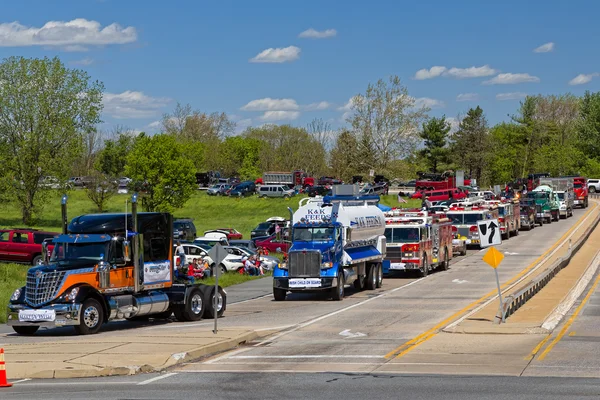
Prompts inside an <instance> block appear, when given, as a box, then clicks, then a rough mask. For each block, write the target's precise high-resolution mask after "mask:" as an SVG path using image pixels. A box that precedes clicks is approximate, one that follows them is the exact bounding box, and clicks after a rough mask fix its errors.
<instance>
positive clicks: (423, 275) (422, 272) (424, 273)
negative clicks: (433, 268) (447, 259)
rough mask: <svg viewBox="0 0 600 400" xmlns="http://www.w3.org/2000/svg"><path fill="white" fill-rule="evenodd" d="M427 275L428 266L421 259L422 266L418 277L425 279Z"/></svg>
mask: <svg viewBox="0 0 600 400" xmlns="http://www.w3.org/2000/svg"><path fill="white" fill-rule="evenodd" d="M428 273H429V265H427V259H426V258H423V264H422V265H421V269H420V270H419V276H421V278H425V277H426V276H427V274H428Z"/></svg>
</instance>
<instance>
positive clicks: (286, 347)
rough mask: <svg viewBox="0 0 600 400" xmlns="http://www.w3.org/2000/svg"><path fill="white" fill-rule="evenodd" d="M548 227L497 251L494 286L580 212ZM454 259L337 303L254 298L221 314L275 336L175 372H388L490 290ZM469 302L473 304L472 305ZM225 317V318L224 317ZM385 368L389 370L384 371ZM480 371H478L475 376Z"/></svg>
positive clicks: (474, 260)
mask: <svg viewBox="0 0 600 400" xmlns="http://www.w3.org/2000/svg"><path fill="white" fill-rule="evenodd" d="M584 213H585V212H584V211H579V210H578V211H576V213H575V218H570V219H568V220H561V221H560V222H558V223H556V222H555V223H553V224H552V225H550V226H544V227H541V228H536V229H535V230H534V231H532V232H521V234H520V235H519V236H518V237H517V238H512V239H510V240H509V241H506V242H504V243H503V244H502V245H501V246H499V247H498V249H499V250H500V251H502V252H503V253H504V254H505V260H504V262H503V263H502V266H501V268H500V269H499V275H500V280H501V282H506V281H509V280H510V279H511V278H512V277H514V276H515V275H517V274H519V273H520V272H521V271H522V270H524V269H525V268H526V267H527V266H528V265H530V264H531V263H533V262H534V261H535V260H536V259H538V258H539V257H540V256H541V255H542V254H543V253H545V252H546V250H547V249H549V248H550V247H551V246H552V245H553V244H554V243H555V242H557V241H558V239H559V238H561V237H562V236H563V235H564V234H565V233H566V232H567V231H568V230H569V229H570V228H571V227H572V226H573V225H574V224H575V223H576V222H577V220H578V219H579V218H580V217H582V216H583V215H584ZM471 254H472V255H471V256H469V257H463V258H458V259H457V260H456V261H455V262H454V263H453V264H452V265H451V269H450V270H449V271H440V272H436V273H434V274H431V275H429V276H428V277H426V278H424V279H417V278H415V277H409V278H400V279H386V280H384V288H382V289H381V290H378V291H374V292H369V291H364V292H359V293H354V294H351V295H350V296H349V297H348V298H346V299H345V300H344V301H343V302H341V303H338V302H331V301H326V300H325V301H315V298H317V297H318V296H316V295H308V294H307V295H294V296H290V299H289V300H287V301H286V302H283V303H279V302H274V301H273V300H272V299H271V298H264V299H259V300H255V301H251V302H247V303H243V304H239V305H237V306H232V307H231V308H229V309H228V314H229V315H230V317H228V318H227V321H223V323H222V326H228V324H229V323H233V325H234V326H238V327H239V326H243V327H248V328H252V329H264V330H266V329H269V327H272V328H273V330H274V331H279V330H281V329H275V328H283V331H282V332H279V333H276V334H275V335H274V336H272V337H270V338H267V339H265V340H263V341H261V342H257V343H254V344H253V345H252V346H248V347H245V348H242V349H239V350H236V351H233V352H231V353H228V354H225V355H220V356H219V357H217V358H214V359H210V360H202V361H199V362H197V363H192V364H190V365H187V366H185V367H182V368H179V369H176V370H180V371H198V372H201V371H230V372H231V371H254V370H262V371H274V372H275V371H304V372H317V371H337V372H348V373H357V372H358V373H366V372H373V371H378V370H379V369H381V370H384V371H387V372H394V368H393V367H394V366H393V365H392V366H390V365H389V362H390V360H393V359H395V358H396V357H397V356H398V355H402V353H404V352H405V350H406V349H407V348H409V347H411V346H405V347H402V346H403V345H404V344H406V343H410V342H411V341H412V340H413V338H415V337H419V335H421V334H422V333H424V332H429V333H427V335H432V334H435V329H434V330H431V328H432V327H435V326H436V325H439V323H440V321H444V320H445V319H446V320H447V322H445V324H442V325H440V326H439V327H438V328H437V329H438V330H439V329H442V328H443V327H444V326H445V325H447V324H449V323H450V322H451V321H452V319H448V318H449V317H452V316H453V315H455V314H456V313H457V311H459V310H463V312H466V311H468V310H469V309H471V308H473V307H475V305H476V302H477V301H478V300H479V299H480V298H481V297H482V296H485V295H486V294H488V293H492V294H493V293H494V289H495V280H494V274H493V270H492V269H491V268H490V267H488V266H487V265H486V264H484V262H483V261H482V260H481V256H482V255H483V253H482V252H476V253H471ZM474 302H475V303H474ZM224 320H225V319H224ZM391 367H392V368H391ZM479 373H482V372H481V371H479Z"/></svg>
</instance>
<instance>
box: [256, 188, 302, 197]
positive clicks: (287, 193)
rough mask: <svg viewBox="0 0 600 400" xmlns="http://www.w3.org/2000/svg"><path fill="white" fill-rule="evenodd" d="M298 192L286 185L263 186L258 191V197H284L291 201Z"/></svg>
mask: <svg viewBox="0 0 600 400" xmlns="http://www.w3.org/2000/svg"><path fill="white" fill-rule="evenodd" d="M295 194H296V192H295V191H294V190H293V189H290V188H288V187H287V186H285V185H263V186H261V187H260V189H258V197H261V198H262V197H283V198H285V199H289V198H290V197H292V196H294V195H295Z"/></svg>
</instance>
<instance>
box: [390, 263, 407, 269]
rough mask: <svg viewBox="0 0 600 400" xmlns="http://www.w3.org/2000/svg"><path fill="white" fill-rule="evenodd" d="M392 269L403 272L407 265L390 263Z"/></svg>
mask: <svg viewBox="0 0 600 400" xmlns="http://www.w3.org/2000/svg"><path fill="white" fill-rule="evenodd" d="M390 269H396V270H403V269H406V264H405V263H390Z"/></svg>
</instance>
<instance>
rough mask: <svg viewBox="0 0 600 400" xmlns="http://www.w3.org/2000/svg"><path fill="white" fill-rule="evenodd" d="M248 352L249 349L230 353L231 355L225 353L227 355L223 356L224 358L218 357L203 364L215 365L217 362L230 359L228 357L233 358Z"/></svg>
mask: <svg viewBox="0 0 600 400" xmlns="http://www.w3.org/2000/svg"><path fill="white" fill-rule="evenodd" d="M247 350H248V349H239V350H235V351H233V352H230V353H225V354H223V355H222V356H219V357H217V358H213V359H212V360H208V361H206V362H204V363H203V364H214V363H216V362H217V361H221V360H223V359H225V358H228V357H231V356H233V355H235V354H240V353H243V352H245V351H247Z"/></svg>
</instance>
